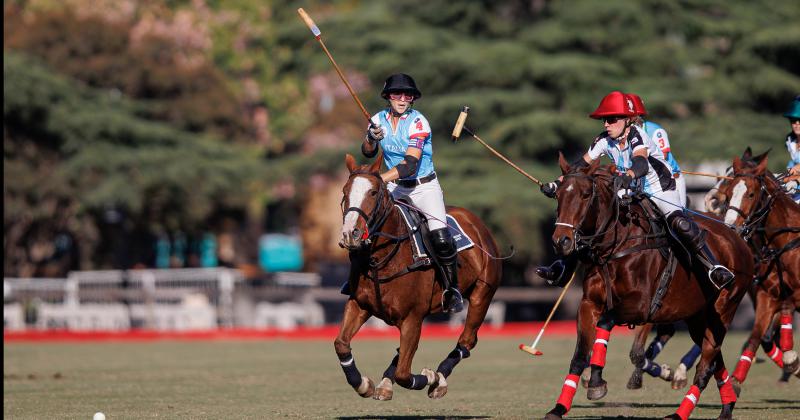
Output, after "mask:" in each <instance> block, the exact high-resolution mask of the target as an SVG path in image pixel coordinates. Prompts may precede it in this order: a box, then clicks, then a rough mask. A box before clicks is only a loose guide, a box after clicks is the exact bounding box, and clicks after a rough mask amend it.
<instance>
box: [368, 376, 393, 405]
mask: <svg viewBox="0 0 800 420" xmlns="http://www.w3.org/2000/svg"><path fill="white" fill-rule="evenodd" d="M392 395H394V391H393V390H392V381H391V379H389V378H383V379H382V380H381V382H380V383H379V384H378V387H377V388H375V395H373V396H372V398H373V399H376V400H378V401H389V400H391V399H392Z"/></svg>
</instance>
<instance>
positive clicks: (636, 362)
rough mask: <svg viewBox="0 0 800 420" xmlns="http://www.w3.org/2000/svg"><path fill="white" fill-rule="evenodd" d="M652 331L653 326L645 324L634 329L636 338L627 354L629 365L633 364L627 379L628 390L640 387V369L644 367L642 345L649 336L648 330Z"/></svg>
mask: <svg viewBox="0 0 800 420" xmlns="http://www.w3.org/2000/svg"><path fill="white" fill-rule="evenodd" d="M652 329H653V324H645V325H642V326H641V327H639V328H637V329H636V336H635V337H634V338H633V344H631V351H630V353H629V354H628V356H629V357H630V359H631V364H633V373H631V377H630V379H628V385H627V386H628V389H639V388H641V387H642V372H643V371H642V367H643V366H644V360H645V356H644V343H645V342H647V336H648V335H650V330H652ZM654 342H655V341H654ZM651 345H652V344H651Z"/></svg>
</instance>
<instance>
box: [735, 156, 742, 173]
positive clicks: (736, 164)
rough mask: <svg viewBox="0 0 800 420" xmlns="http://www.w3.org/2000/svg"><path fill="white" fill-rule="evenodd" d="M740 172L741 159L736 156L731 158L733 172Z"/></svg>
mask: <svg viewBox="0 0 800 420" xmlns="http://www.w3.org/2000/svg"><path fill="white" fill-rule="evenodd" d="M740 172H742V160H741V159H739V157H738V156H736V157H734V158H733V173H734V174H738V173H740Z"/></svg>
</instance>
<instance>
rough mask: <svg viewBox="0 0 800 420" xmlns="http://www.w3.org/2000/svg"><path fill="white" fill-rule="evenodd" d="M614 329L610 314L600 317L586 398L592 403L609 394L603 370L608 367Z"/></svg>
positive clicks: (596, 329) (593, 347)
mask: <svg viewBox="0 0 800 420" xmlns="http://www.w3.org/2000/svg"><path fill="white" fill-rule="evenodd" d="M612 328H614V319H613V318H612V317H611V316H610V315H608V313H604V314H603V315H602V316H600V320H598V322H597V327H596V328H595V339H594V345H593V346H592V358H591V359H590V360H589V366H590V367H591V369H592V376H591V378H589V387H588V388H589V389H588V390H587V391H586V398H588V399H589V400H590V401H594V400H599V399H601V398H603V397H605V396H606V394H607V393H608V384H607V383H606V381H605V380H604V379H603V368H604V367H605V366H606V351H607V350H608V340H609V339H610V338H611V329H612Z"/></svg>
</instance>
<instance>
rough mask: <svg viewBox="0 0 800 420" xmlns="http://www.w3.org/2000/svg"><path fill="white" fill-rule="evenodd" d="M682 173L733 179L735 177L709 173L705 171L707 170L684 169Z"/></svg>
mask: <svg viewBox="0 0 800 420" xmlns="http://www.w3.org/2000/svg"><path fill="white" fill-rule="evenodd" d="M681 173H682V174H686V175H698V176H707V177H709V178H719V179H733V178H731V177H729V176H725V175H714V174H707V173H705V172H692V171H684V170H681Z"/></svg>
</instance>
